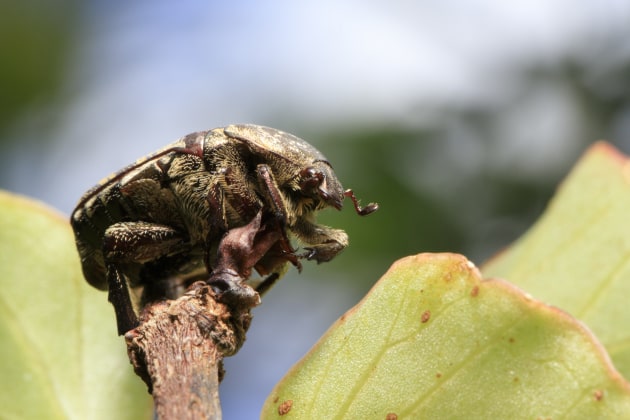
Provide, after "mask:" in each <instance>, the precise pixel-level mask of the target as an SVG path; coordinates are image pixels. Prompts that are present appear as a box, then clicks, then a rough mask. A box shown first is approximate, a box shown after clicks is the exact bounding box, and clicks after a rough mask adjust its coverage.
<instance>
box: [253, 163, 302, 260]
mask: <svg viewBox="0 0 630 420" xmlns="http://www.w3.org/2000/svg"><path fill="white" fill-rule="evenodd" d="M256 170H257V171H258V176H259V178H260V179H261V180H262V183H263V185H264V187H265V191H266V193H267V201H268V202H269V204H270V205H271V207H272V214H273V215H274V218H275V219H276V221H277V222H278V224H279V228H280V230H281V231H282V238H281V247H282V250H283V252H284V253H286V254H287V256H288V255H294V254H295V249H293V247H291V241H290V240H289V238H288V236H287V232H286V226H287V224H289V220H288V216H287V213H288V212H287V206H286V204H285V201H284V199H283V196H282V193H281V192H280V190H279V189H278V184H276V182H275V180H274V179H273V173H272V172H271V168H270V167H269V165H264V164H261V165H258V167H257V168H256ZM287 259H289V261H291V263H292V264H293V265H295V266H296V267H300V268H301V266H299V264H298V262H297V259H296V260H295V261H293V260H292V259H290V258H288V257H287Z"/></svg>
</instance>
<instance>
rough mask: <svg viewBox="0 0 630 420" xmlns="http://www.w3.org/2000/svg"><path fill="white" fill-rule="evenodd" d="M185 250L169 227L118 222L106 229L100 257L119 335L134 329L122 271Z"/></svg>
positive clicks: (183, 242)
mask: <svg viewBox="0 0 630 420" xmlns="http://www.w3.org/2000/svg"><path fill="white" fill-rule="evenodd" d="M186 247H187V243H186V238H185V236H184V235H183V234H182V233H181V232H180V231H178V230H176V229H173V228H171V227H169V226H164V225H158V224H154V223H147V222H121V223H116V224H113V225H111V226H110V227H109V228H107V230H106V231H105V235H104V238H103V255H104V258H105V265H106V268H107V283H108V288H109V296H108V299H109V301H110V302H111V303H112V305H113V306H114V310H115V312H116V323H117V326H118V334H119V335H122V334H124V333H125V332H127V331H129V330H130V329H132V328H135V327H136V326H137V325H138V319H137V316H136V314H135V312H134V310H133V305H132V303H131V297H130V295H129V285H128V284H127V283H128V282H127V280H126V277H125V276H124V274H123V269H122V267H123V266H124V265H125V264H128V263H145V262H148V261H152V260H155V259H157V258H160V257H163V256H167V255H171V254H175V253H178V252H181V251H183V250H185V249H186Z"/></svg>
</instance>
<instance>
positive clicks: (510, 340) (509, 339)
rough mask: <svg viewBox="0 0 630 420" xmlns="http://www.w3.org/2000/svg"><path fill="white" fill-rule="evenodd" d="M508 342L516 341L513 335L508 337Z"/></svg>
mask: <svg viewBox="0 0 630 420" xmlns="http://www.w3.org/2000/svg"><path fill="white" fill-rule="evenodd" d="M508 342H509V343H510V344H512V343H515V342H516V339H515V338H514V337H510V338H508Z"/></svg>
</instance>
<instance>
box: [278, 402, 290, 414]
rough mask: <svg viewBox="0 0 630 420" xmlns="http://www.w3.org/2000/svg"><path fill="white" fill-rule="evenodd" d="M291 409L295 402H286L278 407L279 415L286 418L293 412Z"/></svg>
mask: <svg viewBox="0 0 630 420" xmlns="http://www.w3.org/2000/svg"><path fill="white" fill-rule="evenodd" d="M291 407H293V400H286V401H284V402H283V403H282V404H280V405H279V406H278V414H279V415H281V416H284V415H285V414H287V413H288V412H289V411H291Z"/></svg>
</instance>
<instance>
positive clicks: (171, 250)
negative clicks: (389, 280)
mask: <svg viewBox="0 0 630 420" xmlns="http://www.w3.org/2000/svg"><path fill="white" fill-rule="evenodd" d="M344 197H349V198H351V199H352V201H353V204H354V208H355V210H356V212H357V213H358V214H360V215H366V214H369V213H372V212H374V211H375V210H377V208H378V205H377V204H375V203H371V204H369V205H367V206H365V207H363V208H362V207H360V206H359V204H358V202H357V199H356V198H355V196H354V194H353V192H352V190H347V191H344V190H343V188H342V186H341V184H340V182H339V180H338V179H337V176H336V175H335V173H334V171H333V168H332V166H331V164H330V163H329V161H328V160H327V159H326V158H325V157H324V156H323V155H322V154H321V153H320V152H319V151H318V150H317V149H315V148H314V147H313V146H311V145H310V144H309V143H307V142H306V141H304V140H302V139H300V138H298V137H296V136H293V135H291V134H288V133H285V132H282V131H279V130H275V129H272V128H268V127H262V126H257V125H230V126H228V127H224V128H216V129H213V130H209V131H201V132H196V133H192V134H189V135H187V136H185V137H183V138H181V139H179V140H178V141H176V142H174V143H172V144H170V145H168V146H166V147H165V148H163V149H160V150H159V151H157V152H155V153H153V154H151V155H149V156H147V157H145V158H142V159H139V160H138V161H136V162H135V163H133V164H132V165H130V166H128V167H126V168H124V169H122V170H121V171H119V172H117V173H115V174H113V175H111V176H110V177H108V178H106V179H104V180H103V181H101V182H100V183H99V184H98V185H96V186H95V187H94V188H92V189H90V190H89V191H88V192H87V193H85V194H84V195H83V197H82V198H81V199H80V200H79V203H78V204H77V206H76V208H75V210H74V211H73V213H72V216H71V224H72V228H73V230H74V234H75V239H76V244H77V248H78V251H79V255H80V257H81V264H82V269H83V274H84V276H85V278H86V280H87V281H88V282H89V283H90V284H91V285H92V286H94V287H96V288H99V289H102V290H108V291H109V300H110V302H112V304H113V305H114V308H115V311H116V319H117V326H118V333H119V334H124V333H125V332H126V331H128V330H130V329H132V328H134V327H136V326H137V317H136V314H135V311H134V308H133V305H132V299H131V298H130V295H129V289H136V288H141V290H142V299H143V301H149V300H151V299H154V298H160V297H177V295H178V293H181V290H183V287H185V285H186V284H188V283H189V282H190V281H192V280H195V279H203V278H207V277H208V274H209V273H210V271H211V270H212V267H213V264H215V262H216V251H217V247H218V245H219V242H220V240H221V238H222V237H223V235H224V234H225V233H226V232H227V231H228V230H230V229H233V228H236V227H239V226H243V225H245V224H247V223H249V222H250V221H251V220H252V219H253V218H254V217H256V216H257V215H259V214H262V218H263V219H264V220H265V223H267V224H274V225H275V226H277V227H278V229H281V231H282V239H281V240H279V241H278V242H277V243H276V244H275V245H274V246H273V247H272V248H271V249H270V251H269V252H268V253H267V254H266V255H265V256H263V257H262V258H261V259H260V260H259V261H258V262H257V264H256V266H255V268H256V271H258V273H259V274H261V275H263V276H264V275H268V277H267V280H265V281H263V283H262V284H261V285H259V286H258V288H257V291H259V292H260V293H263V292H264V291H265V290H267V289H268V288H269V286H270V284H271V283H273V281H275V280H276V279H277V278H279V277H280V276H281V275H282V274H283V273H284V272H285V271H286V269H287V268H288V263H289V262H290V263H292V264H294V265H296V266H297V267H298V268H301V265H300V263H299V260H298V259H299V258H306V259H307V260H315V261H317V262H318V263H320V262H324V261H329V260H331V259H332V258H334V257H335V256H336V255H337V254H338V253H339V252H341V251H342V250H343V249H344V248H345V247H346V246H347V245H348V236H347V234H346V233H345V232H344V231H343V230H340V229H333V228H331V227H328V226H323V225H319V224H317V223H316V222H315V214H316V213H317V212H318V211H319V210H321V209H323V208H326V207H333V208H335V209H338V210H340V209H341V207H342V202H343V199H344ZM287 235H291V236H293V237H295V238H296V239H297V240H298V241H299V242H301V243H303V244H305V245H306V247H305V248H304V249H305V252H304V253H302V254H296V253H295V250H294V249H293V248H292V247H291V245H290V242H289V238H288V236H287Z"/></svg>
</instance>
